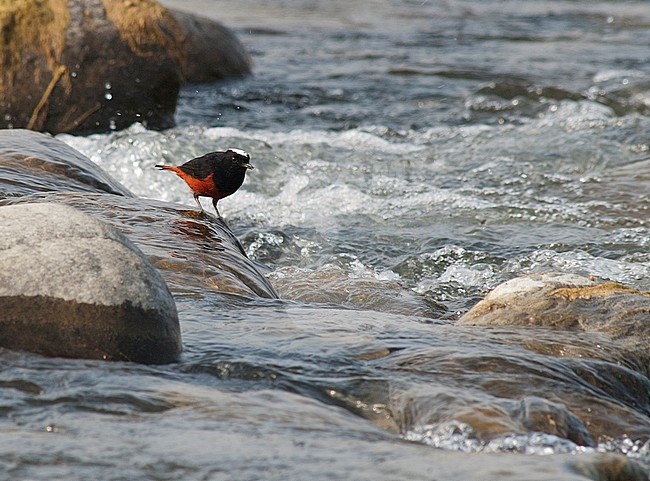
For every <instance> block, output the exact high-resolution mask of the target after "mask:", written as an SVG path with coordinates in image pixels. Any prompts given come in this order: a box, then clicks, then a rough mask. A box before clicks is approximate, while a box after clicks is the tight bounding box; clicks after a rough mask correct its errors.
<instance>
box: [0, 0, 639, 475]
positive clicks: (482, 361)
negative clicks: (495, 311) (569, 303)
mask: <svg viewBox="0 0 650 481" xmlns="http://www.w3.org/2000/svg"><path fill="white" fill-rule="evenodd" d="M163 3H164V4H165V5H167V6H171V7H175V8H182V9H185V10H189V11H194V12H197V13H201V14H203V15H207V16H210V17H212V18H214V19H217V20H220V21H223V22H224V23H225V24H226V25H228V26H230V27H232V28H233V29H234V30H235V32H236V33H237V35H238V36H239V38H240V39H241V40H242V42H243V43H244V44H245V45H246V47H247V48H248V49H249V51H250V53H251V55H252V57H253V60H254V62H255V68H254V75H253V76H251V77H249V78H245V79H240V80H231V81H227V82H223V83H219V84H215V85H200V86H188V87H186V88H184V89H183V91H182V94H181V99H180V103H179V106H178V110H177V123H178V125H177V127H175V128H173V129H171V130H167V131H163V132H154V131H147V130H146V129H145V128H144V127H142V126H141V125H134V126H132V127H130V128H129V129H127V130H125V131H119V132H113V133H110V134H102V135H91V136H88V137H73V136H69V135H60V136H58V138H59V139H60V140H63V141H64V142H66V143H68V144H69V145H71V146H73V147H74V148H76V149H78V150H79V151H81V152H82V153H84V154H85V155H87V156H88V157H89V158H91V159H92V160H93V161H94V162H96V163H97V164H98V165H99V166H100V167H102V168H103V169H104V170H105V171H107V172H108V173H109V174H111V175H112V176H113V177H114V178H115V179H117V180H118V181H119V182H121V183H122V184H123V185H125V186H126V187H127V188H128V189H130V190H131V191H132V192H134V193H135V194H137V195H139V196H141V197H144V198H148V199H155V200H159V201H167V202H175V203H181V204H185V205H186V206H187V207H186V208H187V209H188V210H191V209H194V208H195V207H193V205H194V204H193V199H192V197H191V195H190V193H189V191H188V189H187V187H186V186H185V185H184V184H183V183H182V182H181V181H180V179H178V178H176V177H175V176H173V175H170V174H168V173H164V172H159V171H157V170H155V169H154V168H153V166H154V165H155V164H157V163H161V161H162V162H165V163H174V164H178V163H181V162H183V161H185V160H189V159H190V158H192V157H196V156H199V155H202V154H203V153H205V152H207V151H211V150H225V149H226V148H229V147H237V148H240V149H244V150H246V151H248V152H250V153H251V156H252V160H251V162H252V163H253V164H254V165H255V170H253V171H250V172H249V174H248V177H247V180H246V182H245V184H244V186H243V187H242V189H241V190H240V191H239V192H238V193H236V194H235V195H233V196H232V197H229V198H227V199H225V200H223V201H221V202H220V210H221V213H222V214H223V215H224V217H225V219H226V220H227V222H228V224H229V226H230V227H231V229H232V230H233V232H234V233H235V235H236V236H237V237H238V238H239V240H240V241H241V243H242V245H243V247H244V250H245V251H246V253H247V255H248V256H249V257H250V258H251V259H253V260H255V261H257V262H258V263H259V266H260V270H262V271H263V272H264V274H265V275H266V276H267V278H268V279H269V280H270V282H271V283H272V285H273V286H274V288H275V289H276V290H277V292H278V294H279V296H280V298H281V300H269V299H266V298H255V297H252V298H246V297H242V296H228V295H224V294H223V293H221V292H220V291H219V286H214V285H210V283H209V281H207V280H205V279H206V278H207V277H206V276H207V274H209V272H210V269H212V265H211V263H212V262H213V259H214V252H210V251H211V249H212V248H213V245H212V244H211V242H210V235H209V229H208V230H206V228H205V226H204V225H202V224H200V223H198V221H197V224H193V225H191V226H190V227H188V229H187V230H186V231H184V232H182V233H181V234H183V235H176V236H174V237H173V238H172V237H170V239H169V242H168V243H167V242H166V241H164V242H159V244H158V245H157V246H156V249H155V250H152V249H149V250H146V249H145V252H146V253H147V254H148V255H150V256H154V257H157V258H158V259H160V258H163V257H165V258H166V259H168V260H170V261H171V260H172V259H175V262H176V263H177V264H179V265H180V264H185V266H187V265H191V266H192V268H191V272H190V273H189V274H191V275H189V274H188V275H187V276H185V277H184V278H183V279H185V281H184V282H172V283H170V287H171V289H172V292H173V293H174V296H175V298H176V302H177V305H178V309H179V315H180V321H181V327H182V330H183V341H184V349H185V351H184V354H183V359H182V361H181V362H180V363H178V364H174V365H170V366H161V367H152V366H137V365H131V364H128V363H124V364H120V363H102V362H95V361H74V360H51V359H45V358H41V357H39V356H35V355H30V354H25V353H17V352H11V351H6V352H3V353H2V364H3V368H2V369H3V370H2V380H1V381H0V384H1V385H2V386H3V387H4V388H5V389H3V390H2V411H3V412H4V417H5V421H4V422H3V423H2V430H3V434H2V436H3V438H4V441H3V442H2V445H1V446H0V454H1V456H2V458H3V459H4V460H6V463H5V466H4V467H2V468H0V472H2V473H4V474H5V475H6V476H8V478H7V479H9V478H11V479H45V478H47V479H68V480H79V481H82V480H87V479H103V480H126V479H129V480H132V479H151V480H222V479H223V480H230V479H241V480H249V479H250V480H257V479H259V480H263V479H278V480H279V479H282V480H290V479H291V480H312V479H313V480H325V479H332V480H343V479H350V480H361V479H369V480H370V479H372V480H419V479H458V480H464V479H476V480H481V481H496V480H513V481H514V480H524V479H529V480H542V479H554V480H561V479H567V480H569V479H570V480H578V479H590V478H588V477H584V478H583V476H586V475H584V472H579V470H576V471H575V473H574V474H570V473H568V471H563V470H561V469H560V468H557V469H558V471H557V472H555V471H553V469H556V468H551V466H556V465H557V466H560V465H562V463H565V462H568V461H567V459H571V460H573V461H571V462H574V463H580V460H581V459H582V457H584V459H592V458H589V456H592V455H593V454H594V453H599V452H601V453H605V452H607V453H618V454H622V455H624V456H627V457H628V458H631V459H634V460H635V462H637V463H638V464H639V466H642V468H643V469H645V470H649V469H650V441H649V440H650V381H649V380H648V377H647V376H648V370H646V372H637V371H634V370H633V369H630V368H629V367H626V360H625V359H621V356H620V355H619V354H618V353H617V352H616V346H615V345H614V344H612V343H611V342H609V341H608V340H607V339H602V338H599V337H595V336H589V335H587V334H580V333H575V332H565V331H561V330H543V329H539V328H538V329H532V328H531V329H523V328H511V329H507V328H498V329H497V328H494V329H486V328H479V327H461V326H457V325H454V323H455V321H456V320H457V319H458V317H459V316H460V315H461V314H463V313H464V312H466V311H467V310H468V309H469V308H470V307H471V306H473V305H474V304H475V303H476V302H477V301H478V300H479V299H481V298H482V297H483V296H484V295H485V294H486V293H487V292H489V291H490V290H491V289H492V288H494V287H495V286H497V285H498V284H500V283H501V282H503V281H505V280H508V279H511V278H513V277H516V276H519V275H523V274H528V273H536V272H545V271H557V272H565V273H575V274H581V275H591V276H596V277H598V278H602V279H607V280H613V281H616V282H619V283H622V284H624V285H627V286H630V287H633V288H635V289H639V290H646V291H647V290H650V48H649V45H650V9H648V4H647V2H646V1H626V2H617V1H602V0H596V1H562V0H558V1H552V2H532V1H527V0H510V1H508V0H505V1H497V0H488V1H478V0H466V1H412V0H398V1H390V2H389V1H387V0H371V1H367V2H357V1H354V2H346V1H343V0H334V1H331V2H315V1H311V0H282V1H277V2H261V1H259V0H242V1H238V2H225V1H217V0H192V1H181V0H167V1H165V2H163ZM233 3H235V5H233ZM108 87H109V86H107V88H108ZM74 202H77V203H78V204H79V205H83V203H84V200H83V198H81V197H80V198H79V199H78V200H76V201H73V203H74ZM147 205H148V206H151V205H153V204H147ZM205 205H206V209H210V208H211V207H208V203H207V202H206V203H205ZM110 215H111V216H115V217H116V218H117V217H119V218H120V219H121V220H122V222H124V223H126V224H128V222H129V219H136V218H137V219H138V222H139V223H137V226H136V227H134V228H133V232H127V234H129V235H131V234H132V238H133V239H134V240H135V241H136V242H138V239H144V240H145V242H144V243H145V244H146V240H147V239H149V238H150V237H153V236H154V234H152V233H151V230H150V229H151V228H152V227H151V226H155V225H156V223H165V222H166V217H165V216H164V213H162V210H161V213H158V212H157V211H156V209H154V208H151V207H148V208H147V209H146V210H144V211H138V205H137V201H131V203H130V204H129V207H128V208H127V207H124V206H121V207H115V208H114V209H113V210H111V214H110ZM145 218H146V219H148V221H147V222H149V221H150V224H147V223H146V222H143V219H145ZM134 222H135V221H134ZM148 226H149V227H148ZM184 235H187V236H192V238H193V239H194V241H195V242H196V239H199V241H198V242H199V243H200V245H201V247H202V248H203V249H204V250H205V254H203V253H201V252H200V251H198V252H197V251H192V253H191V254H187V253H185V251H183V249H184V248H185V247H184V242H185V241H184ZM149 240H150V239H149ZM184 256H185V257H184ZM179 259H180V260H179ZM184 268H187V267H179V269H184ZM206 273H207V274H206ZM531 413H533V414H532V415H531ZM535 413H536V414H537V416H538V417H540V416H541V417H547V418H552V419H553V422H552V423H551V424H553V423H559V422H560V421H558V419H562V420H564V421H565V422H567V423H569V424H570V423H571V422H572V421H571V420H573V419H576V418H579V419H580V420H581V422H582V423H583V424H584V426H585V428H586V430H587V431H588V433H584V432H583V433H582V434H580V433H578V435H572V436H563V435H561V434H560V433H559V431H558V433H555V434H551V432H552V431H549V430H542V429H536V428H535V427H534V426H533V427H531V425H530V422H529V421H530V419H531V417H535ZM567 420H568V421H567ZM578 431H579V430H578ZM55 436H56V437H55ZM53 439H55V440H56V441H53ZM439 448H442V449H439ZM458 452H463V453H479V454H477V455H476V456H474V455H472V456H468V455H466V454H463V455H462V456H461V455H459V454H458ZM502 453H510V454H509V455H508V456H515V457H516V459H515V460H514V461H513V460H512V458H511V457H506V458H504V456H505V455H504V454H502ZM543 455H552V456H553V457H556V458H557V462H549V461H548V459H549V458H548V456H543ZM432 456H435V459H434V458H432ZM567 456H568V457H567ZM514 466H517V468H516V469H515V468H514ZM603 469H605V468H603ZM468 472H475V474H474V475H472V476H469V475H468V474H467V473H468ZM459 473H460V474H459ZM594 476H595V475H594ZM591 479H608V478H596V477H593V478H591ZM617 479H618V478H617Z"/></svg>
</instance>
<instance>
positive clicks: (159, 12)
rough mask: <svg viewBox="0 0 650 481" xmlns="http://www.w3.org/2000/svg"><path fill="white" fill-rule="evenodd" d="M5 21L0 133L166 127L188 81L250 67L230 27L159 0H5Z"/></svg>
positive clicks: (1, 3) (1, 17)
mask: <svg viewBox="0 0 650 481" xmlns="http://www.w3.org/2000/svg"><path fill="white" fill-rule="evenodd" d="M0 25H1V26H2V31H3V35H2V37H1V38H0V47H1V48H0V65H2V72H0V111H2V112H3V116H2V118H0V128H29V129H33V130H40V131H48V132H51V133H60V132H70V133H77V134H79V133H91V132H106V131H108V130H114V129H122V128H124V127H127V126H129V125H131V124H132V123H134V122H142V123H143V124H145V125H146V126H148V127H150V128H156V129H163V128H168V127H171V126H172V125H173V124H174V119H173V116H174V111H175V108H176V101H177V97H178V91H179V89H180V86H181V85H182V84H183V83H185V82H209V81H215V80H218V79H221V78H225V77H230V76H242V75H246V74H248V73H250V68H251V63H250V58H249V56H248V55H247V53H246V52H245V50H244V48H243V47H242V45H241V44H240V43H239V41H238V40H237V39H236V38H235V36H234V35H233V34H232V33H231V32H230V31H229V30H227V29H226V28H225V27H223V26H222V25H220V24H219V23H216V22H213V21H211V20H207V19H200V18H198V17H195V16H192V15H190V14H186V13H182V12H172V11H170V10H168V9H166V8H164V7H162V6H161V5H159V4H158V3H157V2H156V1H155V0H46V1H38V0H0Z"/></svg>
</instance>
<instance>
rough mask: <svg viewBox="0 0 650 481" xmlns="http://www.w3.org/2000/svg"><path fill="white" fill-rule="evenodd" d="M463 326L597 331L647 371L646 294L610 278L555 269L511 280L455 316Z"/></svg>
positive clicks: (649, 303)
mask: <svg viewBox="0 0 650 481" xmlns="http://www.w3.org/2000/svg"><path fill="white" fill-rule="evenodd" d="M459 324H464V325H483V326H485V325H492V326H507V325H517V326H544V327H549V328H555V329H564V330H571V331H583V332H588V333H595V334H602V335H604V336H606V337H607V338H609V339H612V340H615V341H616V344H617V345H618V346H619V347H620V348H621V349H622V350H625V351H627V352H628V353H629V354H630V356H629V357H628V359H629V360H630V362H629V364H632V363H634V362H633V361H634V360H636V363H635V364H636V366H634V367H635V368H636V370H638V371H640V372H642V373H644V374H646V375H647V374H648V373H650V367H648V366H649V365H650V293H649V292H640V291H637V290H634V289H631V288H629V287H625V286H622V285H620V284H616V283H614V282H600V281H596V280H594V279H590V278H586V277H582V276H578V275H574V274H560V273H542V274H532V275H528V276H522V277H518V278H515V279H511V280H509V281H507V282H504V283H503V284H501V285H499V286H497V287H496V288H495V289H494V290H493V291H492V292H490V293H489V294H488V295H487V296H485V298H484V299H483V300H482V301H480V302H479V303H478V304H476V305H475V306H474V307H473V308H472V309H471V310H470V311H469V312H467V313H466V314H465V315H464V316H463V317H462V318H461V319H460V320H459Z"/></svg>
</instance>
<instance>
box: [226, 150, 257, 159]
mask: <svg viewBox="0 0 650 481" xmlns="http://www.w3.org/2000/svg"><path fill="white" fill-rule="evenodd" d="M228 150H230V151H232V152H234V153H236V154H238V155H241V156H242V157H247V158H249V159H250V158H251V154H249V153H248V152H246V151H245V150H241V149H228Z"/></svg>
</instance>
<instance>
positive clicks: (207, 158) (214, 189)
mask: <svg viewBox="0 0 650 481" xmlns="http://www.w3.org/2000/svg"><path fill="white" fill-rule="evenodd" d="M250 159H251V157H250V155H249V154H248V153H247V152H244V151H243V150H239V149H228V150H226V151H225V152H210V153H208V154H205V155H202V156H201V157H197V158H195V159H192V160H190V161H187V162H185V163H184V164H183V165H179V166H173V165H156V167H158V168H159V169H162V170H171V171H172V172H174V173H176V175H178V176H179V177H180V178H181V179H183V180H184V181H185V183H187V185H188V186H189V188H190V189H192V194H193V195H194V200H195V201H196V203H197V204H198V206H199V207H200V208H201V210H203V206H202V205H201V202H199V197H211V198H212V205H213V206H214V209H215V210H216V211H217V215H219V217H221V214H219V209H217V202H218V201H219V199H223V198H224V197H228V196H229V195H231V194H234V193H235V192H237V189H239V188H240V187H241V185H242V184H243V183H244V178H245V177H246V171H247V170H248V169H252V168H253V166H252V165H251V164H250Z"/></svg>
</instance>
